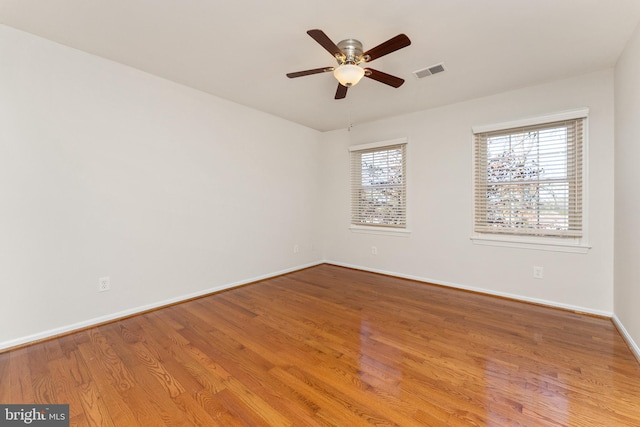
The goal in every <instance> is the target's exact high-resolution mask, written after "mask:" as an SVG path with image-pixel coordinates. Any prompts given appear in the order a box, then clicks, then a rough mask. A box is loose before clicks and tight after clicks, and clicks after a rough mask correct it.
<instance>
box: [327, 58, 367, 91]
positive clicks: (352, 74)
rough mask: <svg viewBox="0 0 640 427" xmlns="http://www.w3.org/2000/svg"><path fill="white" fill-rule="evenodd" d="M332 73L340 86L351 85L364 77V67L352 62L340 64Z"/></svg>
mask: <svg viewBox="0 0 640 427" xmlns="http://www.w3.org/2000/svg"><path fill="white" fill-rule="evenodd" d="M333 75H334V77H335V78H336V79H337V80H338V81H339V82H340V84H341V85H342V86H345V87H351V86H355V85H357V84H358V82H359V81H360V79H362V77H364V69H363V68H361V67H358V66H357V65H354V64H342V65H340V66H339V67H338V68H336V69H335V70H334V71H333Z"/></svg>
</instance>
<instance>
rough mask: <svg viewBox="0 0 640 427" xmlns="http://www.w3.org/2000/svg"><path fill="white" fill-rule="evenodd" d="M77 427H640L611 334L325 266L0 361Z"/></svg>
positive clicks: (638, 369)
mask: <svg viewBox="0 0 640 427" xmlns="http://www.w3.org/2000/svg"><path fill="white" fill-rule="evenodd" d="M0 403H68V404H70V418H71V425H72V426H75V425H77V426H118V427H120V426H145V427H153V426H225V427H228V426H327V425H329V426H361V425H377V426H385V425H391V426H421V425H424V426H511V425H521V426H581V427H582V426H638V425H640V365H639V364H638V362H637V360H636V359H635V358H634V356H633V354H632V353H631V351H630V350H629V348H628V347H627V345H626V344H625V342H624V341H623V339H622V338H621V336H620V335H619V333H618V331H617V330H616V329H615V327H614V326H613V324H612V323H611V321H610V320H607V319H600V318H594V317H589V316H584V315H579V314H575V313H570V312H565V311H560V310H554V309H550V308H545V307H539V306H535V305H530V304H524V303H519V302H515V301H509V300H504V299H499V298H492V297H488V296H483V295H478V294H473V293H468V292H462V291H457V290H452V289H448V288H443V287H437V286H431V285H426V284H423V283H417V282H412V281H409V280H403V279H397V278H391V277H386V276H380V275H376V274H372V273H366V272H361V271H355V270H349V269H345V268H341V267H335V266H331V265H320V266H317V267H313V268H310V269H306V270H302V271H298V272H295V273H291V274H288V275H285V276H281V277H277V278H273V279H269V280H265V281H262V282H258V283H255V284H252V285H248V286H245V287H241V288H237V289H233V290H229V291H225V292H222V293H219V294H215V295H212V296H208V297H205V298H201V299H198V300H193V301H190V302H187V303H183V304H179V305H175V306H172V307H168V308H165V309H161V310H157V311H154V312H150V313H147V314H144V315H140V316H135V317H131V318H128V319H125V320H122V321H118V322H114V323H111V324H107V325H103V326H100V327H96V328H93V329H89V330H86V331H82V332H78V333H74V334H72V335H68V336H65V337H62V338H58V339H54V340H50V341H46V342H42V343H39V344H34V345H31V346H28V347H24V348H21V349H17V350H13V351H9V352H5V353H3V354H0Z"/></svg>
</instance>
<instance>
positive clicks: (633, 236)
mask: <svg viewBox="0 0 640 427" xmlns="http://www.w3.org/2000/svg"><path fill="white" fill-rule="evenodd" d="M615 111H616V120H615V131H616V144H615V182H616V184H615V314H616V316H617V318H618V319H619V321H620V322H621V323H622V325H624V328H625V329H626V333H627V334H628V335H629V337H630V338H631V339H633V341H634V342H635V344H636V345H635V351H636V353H638V356H639V357H640V349H639V348H638V345H640V267H639V263H638V260H639V257H638V255H640V224H638V219H640V192H639V190H638V184H639V183H640V167H638V160H639V159H640V27H638V29H637V30H636V32H635V34H634V36H633V37H632V38H631V40H630V41H629V43H628V44H627V47H626V49H625V51H624V53H623V54H622V56H621V57H620V59H619V60H618V63H617V65H616V73H615Z"/></svg>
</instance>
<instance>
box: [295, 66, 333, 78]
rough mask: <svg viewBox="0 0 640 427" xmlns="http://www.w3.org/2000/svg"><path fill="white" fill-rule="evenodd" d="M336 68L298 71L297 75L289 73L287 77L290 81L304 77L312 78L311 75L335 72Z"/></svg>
mask: <svg viewBox="0 0 640 427" xmlns="http://www.w3.org/2000/svg"><path fill="white" fill-rule="evenodd" d="M334 69H335V68H334V67H324V68H314V69H313V70H304V71H296V72H295V73H287V77H289V78H290V79H293V78H296V77H302V76H310V75H311V74H319V73H328V72H329V71H333V70H334Z"/></svg>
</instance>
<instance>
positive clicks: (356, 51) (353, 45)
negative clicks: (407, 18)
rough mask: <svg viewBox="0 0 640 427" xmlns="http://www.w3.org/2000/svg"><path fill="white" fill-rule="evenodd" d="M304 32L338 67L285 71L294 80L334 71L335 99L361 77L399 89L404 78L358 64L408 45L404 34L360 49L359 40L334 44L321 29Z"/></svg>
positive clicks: (345, 93)
mask: <svg viewBox="0 0 640 427" xmlns="http://www.w3.org/2000/svg"><path fill="white" fill-rule="evenodd" d="M307 34H309V35H310V36H311V38H313V39H314V40H315V41H317V42H318V43H319V44H320V46H322V47H323V48H325V49H326V50H327V52H329V53H330V54H331V55H333V56H334V57H335V58H336V61H338V66H337V67H324V68H314V69H312V70H304V71H297V72H295V73H288V74H287V77H289V78H291V79H293V78H295V77H302V76H309V75H311V74H319V73H328V72H329V71H333V75H334V76H335V78H336V79H337V80H338V82H339V83H338V90H336V96H335V99H342V98H344V97H345V96H347V89H348V88H350V87H351V86H355V85H356V84H358V82H359V81H360V79H362V77H368V78H370V79H373V80H376V81H379V82H380V83H384V84H387V85H389V86H393V87H395V88H398V87H400V86H402V84H403V83H404V79H401V78H400V77H396V76H392V75H391V74H387V73H383V72H382V71H378V70H374V69H373V68H362V67H360V64H362V63H366V62H371V61H373V60H374V59H378V58H380V57H381V56H384V55H387V54H389V53H391V52H395V51H396V50H399V49H402V48H403V47H407V46H409V45H410V44H411V40H409V37H407V36H406V35H404V34H398V35H397V36H395V37H393V38H390V39H389V40H387V41H386V42H384V43H381V44H379V45H378V46H376V47H374V48H371V49H369V50H368V51H366V52H363V51H362V43H361V42H360V41H359V40H355V39H347V40H342V41H341V42H340V43H338V44H337V45H336V44H335V43H334V42H332V41H331V39H330V38H329V37H328V36H327V35H326V34H325V33H324V32H323V31H322V30H317V29H316V30H309V31H307Z"/></svg>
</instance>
